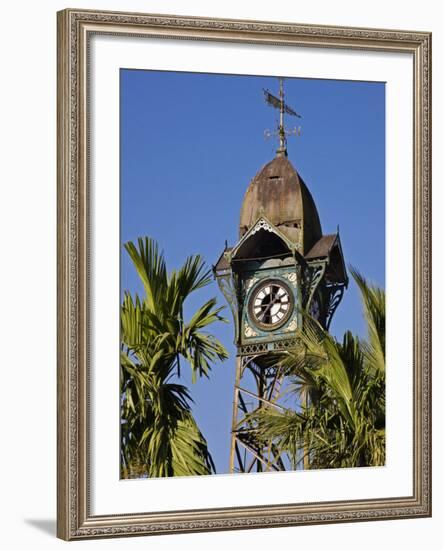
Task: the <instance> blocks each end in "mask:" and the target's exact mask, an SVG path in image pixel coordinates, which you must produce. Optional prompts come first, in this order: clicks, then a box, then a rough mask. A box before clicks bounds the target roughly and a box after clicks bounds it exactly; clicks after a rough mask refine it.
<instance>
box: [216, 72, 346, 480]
mask: <svg viewBox="0 0 443 550" xmlns="http://www.w3.org/2000/svg"><path fill="white" fill-rule="evenodd" d="M265 98H266V101H267V103H268V104H270V105H271V106H273V107H276V108H278V109H279V110H280V125H279V127H278V129H277V132H276V135H277V136H278V137H279V138H280V147H279V148H278V150H277V153H276V156H275V158H274V159H273V160H271V161H270V162H268V163H267V164H266V165H265V166H264V167H263V168H262V169H261V170H260V171H259V172H258V173H257V175H256V176H255V177H254V178H253V179H252V180H251V182H250V184H249V186H248V188H247V190H246V193H245V196H244V199H243V204H242V207H241V212H240V224H239V225H240V227H239V240H238V242H237V244H236V245H235V246H233V247H227V246H226V248H225V250H224V251H223V253H222V254H221V256H220V258H219V260H218V262H217V264H216V265H215V267H214V274H215V276H216V279H217V282H218V284H219V286H220V289H221V290H222V292H223V294H224V295H225V297H226V299H227V301H228V303H229V306H230V308H231V311H232V314H233V318H234V327H235V344H236V346H237V357H236V379H235V387H234V402H233V419H232V434H231V453H230V471H231V472H252V471H256V472H257V471H269V470H284V469H286V467H287V466H288V465H287V464H285V461H284V459H283V458H282V457H281V456H280V453H279V452H278V449H277V448H276V446H275V444H274V443H273V442H272V441H269V442H267V444H266V445H264V444H263V442H260V443H259V442H258V441H257V440H256V438H255V436H254V424H253V421H251V420H250V419H249V415H250V414H251V413H252V412H254V411H256V410H258V409H259V408H260V407H263V406H270V407H276V408H277V409H280V410H284V408H285V406H286V404H283V401H282V399H281V398H282V390H283V389H284V386H285V376H284V373H283V371H282V369H281V367H279V365H278V360H276V357H277V358H278V356H279V355H283V354H285V353H286V351H287V350H288V349H290V348H292V347H294V346H296V345H297V343H298V337H299V335H300V331H302V330H303V313H304V312H306V311H307V312H309V313H310V315H311V316H313V317H314V318H316V319H317V321H318V322H319V323H320V325H321V326H322V327H323V328H324V329H326V330H328V328H329V325H330V323H331V319H332V317H333V314H334V312H335V310H336V308H337V306H338V304H339V303H340V301H341V299H342V296H343V292H344V289H345V288H346V287H347V284H348V277H347V274H346V267H345V262H344V257H343V251H342V247H341V244H340V236H339V234H338V232H337V233H333V234H328V235H323V232H322V227H321V224H320V218H319V215H318V212H317V208H316V205H315V202H314V199H313V197H312V195H311V193H310V192H309V189H308V188H307V186H306V184H305V182H304V181H303V179H302V177H301V176H300V174H299V173H298V172H297V170H296V169H295V168H294V166H293V165H292V163H291V162H290V161H289V159H288V157H287V150H286V136H287V135H288V134H289V132H288V131H287V130H285V128H284V120H283V116H284V114H285V113H286V114H293V115H295V116H299V115H297V113H295V111H293V109H291V108H290V107H289V106H288V105H287V104H286V103H285V101H284V94H283V84H282V80H280V96H279V97H278V98H277V97H275V96H273V95H272V94H270V92H268V91H265Z"/></svg>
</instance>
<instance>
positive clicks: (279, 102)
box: [263, 77, 301, 157]
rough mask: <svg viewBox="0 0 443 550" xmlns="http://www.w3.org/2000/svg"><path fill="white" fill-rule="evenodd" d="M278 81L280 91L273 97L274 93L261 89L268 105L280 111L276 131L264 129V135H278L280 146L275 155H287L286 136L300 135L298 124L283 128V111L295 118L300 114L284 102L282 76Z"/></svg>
mask: <svg viewBox="0 0 443 550" xmlns="http://www.w3.org/2000/svg"><path fill="white" fill-rule="evenodd" d="M279 81H280V91H279V96H280V97H275V96H274V95H272V94H271V92H269V90H263V92H264V94H265V101H266V103H267V104H268V105H270V106H271V107H274V108H275V109H279V111H280V123H279V125H278V128H277V130H276V131H274V132H271V131H270V130H265V137H266V138H269V137H271V136H275V137H278V138H279V140H280V146H279V148H278V149H277V156H279V157H281V156H285V157H287V156H288V151H287V149H286V144H287V138H288V136H291V135H300V132H301V128H300V126H299V127H298V128H294V129H292V130H286V129H285V119H284V115H285V113H286V114H288V115H292V116H296V117H297V118H301V116H300V115H299V114H298V113H296V112H295V111H294V109H292V107H290V106H289V105H287V104H286V103H285V92H284V89H283V77H279Z"/></svg>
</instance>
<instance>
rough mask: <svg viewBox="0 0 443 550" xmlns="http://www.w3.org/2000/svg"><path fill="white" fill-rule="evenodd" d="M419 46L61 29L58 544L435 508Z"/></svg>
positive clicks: (121, 25)
mask: <svg viewBox="0 0 443 550" xmlns="http://www.w3.org/2000/svg"><path fill="white" fill-rule="evenodd" d="M430 46H431V36H430V34H429V33H426V32H418V31H417V32H415V31H413V32H412V31H398V30H379V29H360V28H345V27H327V26H313V25H300V24H293V23H291V24H289V23H275V22H259V21H235V20H220V19H206V18H199V17H180V16H165V15H150V14H130V13H115V12H95V11H87V10H75V9H72V10H71V9H70V10H64V11H62V12H59V14H58V536H59V537H61V538H63V539H66V540H72V539H82V538H94V537H112V536H128V535H145V534H146V535H148V534H152V535H155V534H162V533H185V532H192V531H214V530H226V529H246V528H261V527H273V526H274V527H277V526H290V525H308V524H318V523H331V522H349V521H366V520H381V519H397V518H398V519H400V518H413V517H427V516H429V515H430V514H431V464H430V460H431V452H430V449H431V441H430V422H431V419H430V411H431V406H430V399H431V394H430V369H431V364H430V361H431V359H430V337H431V334H430V314H431V303H430V299H431V287H430V283H431V281H430V260H431V257H430V240H431V235H430V230H431V225H430V186H431V169H430V156H431V143H430V117H431V110H430V108H431V97H430V70H431V60H430V55H431V50H430Z"/></svg>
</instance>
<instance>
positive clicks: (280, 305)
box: [249, 279, 293, 330]
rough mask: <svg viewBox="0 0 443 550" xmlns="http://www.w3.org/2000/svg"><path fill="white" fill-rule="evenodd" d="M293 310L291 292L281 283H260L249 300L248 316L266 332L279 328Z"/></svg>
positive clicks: (271, 281) (273, 281) (269, 280)
mask: <svg viewBox="0 0 443 550" xmlns="http://www.w3.org/2000/svg"><path fill="white" fill-rule="evenodd" d="M292 309H293V301H292V292H291V290H290V289H289V287H288V286H287V285H286V284H285V283H283V282H282V281H278V280H276V279H268V280H267V281H264V282H263V283H261V284H260V285H259V286H258V287H257V288H256V289H255V290H254V291H253V293H252V295H251V298H250V300H249V314H250V316H251V319H252V320H253V321H254V323H255V324H257V325H258V326H260V327H261V328H265V329H267V330H270V329H274V328H277V327H278V326H281V325H282V324H283V323H285V321H286V320H287V319H288V318H289V316H290V314H291V313H292Z"/></svg>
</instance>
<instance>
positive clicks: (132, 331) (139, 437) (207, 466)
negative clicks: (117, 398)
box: [120, 237, 228, 477]
mask: <svg viewBox="0 0 443 550" xmlns="http://www.w3.org/2000/svg"><path fill="white" fill-rule="evenodd" d="M125 249H126V251H127V252H128V254H129V256H130V258H131V260H132V262H133V264H134V266H135V268H136V270H137V273H138V275H139V277H140V279H141V281H142V283H143V287H144V297H143V298H140V297H139V296H137V295H136V296H135V297H132V296H131V294H130V293H129V292H125V294H124V299H123V304H122V307H121V361H120V365H121V378H120V384H121V387H120V389H121V459H122V460H121V463H122V476H123V477H139V476H140V475H147V476H148V477H169V476H182V475H203V474H210V473H213V472H215V466H214V463H213V460H212V458H211V455H210V453H209V450H208V446H207V442H206V440H205V438H204V437H203V435H202V433H201V431H200V430H199V428H198V426H197V424H196V422H195V419H194V417H193V415H192V412H191V403H192V399H191V396H190V393H189V390H188V389H187V388H186V386H184V385H182V384H179V383H178V380H179V379H180V375H181V361H182V360H185V362H186V363H187V365H188V366H189V367H190V368H191V371H192V380H193V382H195V381H196V380H197V378H200V377H202V376H206V377H208V376H209V372H210V370H211V364H212V363H213V362H215V361H217V360H224V359H226V358H227V356H228V355H227V352H226V350H225V348H224V347H223V345H222V344H221V343H220V342H219V341H218V340H217V339H216V338H215V337H214V336H212V335H210V334H207V333H206V332H205V328H206V327H208V326H209V325H211V324H213V323H214V322H216V321H225V319H224V318H223V317H221V316H220V311H221V310H222V309H223V308H221V307H219V308H217V307H216V300H215V298H212V299H210V300H208V301H207V302H206V303H205V304H203V305H202V306H201V307H200V308H199V309H198V310H197V311H196V312H195V313H194V315H193V316H192V317H191V319H190V320H189V321H188V322H186V321H185V319H184V314H183V308H184V303H185V300H186V299H187V297H188V296H189V295H190V294H191V293H193V292H194V291H196V290H198V289H200V288H203V287H204V286H206V285H207V284H208V283H209V282H210V281H211V275H210V271H209V270H208V269H205V265H204V263H203V261H202V259H201V258H200V256H191V257H189V258H188V259H187V260H186V261H185V263H184V265H183V266H182V267H181V269H179V270H177V271H173V272H172V273H170V274H168V272H167V269H166V264H165V261H164V257H163V254H162V253H160V252H159V249H158V245H157V244H156V243H155V242H154V241H152V240H151V239H149V238H147V237H145V238H144V239H138V248H137V247H136V246H135V245H134V243H132V242H128V243H126V244H125Z"/></svg>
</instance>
